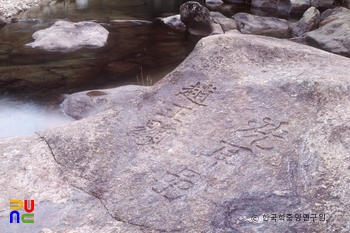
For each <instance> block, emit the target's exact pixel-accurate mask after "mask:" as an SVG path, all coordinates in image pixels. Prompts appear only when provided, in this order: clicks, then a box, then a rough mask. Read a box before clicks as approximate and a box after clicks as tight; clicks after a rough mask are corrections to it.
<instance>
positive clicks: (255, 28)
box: [233, 13, 292, 38]
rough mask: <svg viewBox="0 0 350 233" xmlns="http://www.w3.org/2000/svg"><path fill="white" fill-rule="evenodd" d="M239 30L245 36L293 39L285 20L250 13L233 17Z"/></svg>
mask: <svg viewBox="0 0 350 233" xmlns="http://www.w3.org/2000/svg"><path fill="white" fill-rule="evenodd" d="M233 18H234V19H235V21H236V23H237V28H238V30H239V31H240V32H241V33H243V34H255V35H264V36H272V37H277V38H289V37H291V35H292V34H291V28H290V26H289V23H288V21H287V20H285V19H278V18H274V17H263V16H258V15H252V14H248V13H237V14H235V15H234V16H233Z"/></svg>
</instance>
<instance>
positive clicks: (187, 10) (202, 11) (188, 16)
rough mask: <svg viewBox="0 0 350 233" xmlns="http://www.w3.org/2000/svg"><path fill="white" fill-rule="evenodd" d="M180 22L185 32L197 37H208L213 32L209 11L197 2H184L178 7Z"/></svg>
mask: <svg viewBox="0 0 350 233" xmlns="http://www.w3.org/2000/svg"><path fill="white" fill-rule="evenodd" d="M180 15H181V21H182V22H183V23H184V24H185V25H186V27H187V30H188V31H189V32H190V33H191V34H193V35H197V36H208V35H210V34H211V33H212V32H213V27H212V23H213V21H212V19H211V17H210V13H209V10H208V9H207V8H206V7H204V6H202V5H201V4H199V3H198V2H192V1H189V2H186V3H184V4H182V5H181V6H180Z"/></svg>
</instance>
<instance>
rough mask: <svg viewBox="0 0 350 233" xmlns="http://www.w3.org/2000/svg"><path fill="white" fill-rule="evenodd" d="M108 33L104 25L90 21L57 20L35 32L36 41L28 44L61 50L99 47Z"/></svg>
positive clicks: (102, 44)
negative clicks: (48, 26)
mask: <svg viewBox="0 0 350 233" xmlns="http://www.w3.org/2000/svg"><path fill="white" fill-rule="evenodd" d="M108 33H109V32H108V31H107V30H106V29H105V28H104V27H102V26H101V25H99V24H97V23H94V22H90V21H85V22H79V23H71V22H67V21H57V22H56V23H55V24H54V25H52V26H51V27H50V28H47V29H44V30H40V31H37V32H35V33H34V34H33V39H34V40H35V41H34V42H32V43H29V44H27V46H31V47H33V48H39V49H44V50H47V51H60V52H72V51H76V50H78V49H80V48H83V47H85V48H99V47H102V46H104V45H105V44H106V42H107V38H108Z"/></svg>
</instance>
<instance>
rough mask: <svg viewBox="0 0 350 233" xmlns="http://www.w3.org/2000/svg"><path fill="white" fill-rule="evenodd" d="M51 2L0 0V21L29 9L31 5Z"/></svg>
mask: <svg viewBox="0 0 350 233" xmlns="http://www.w3.org/2000/svg"><path fill="white" fill-rule="evenodd" d="M50 1H53V0H0V20H1V19H2V20H8V19H11V17H13V16H15V15H16V14H18V13H20V12H23V11H26V10H28V9H30V8H31V7H32V6H33V5H36V4H40V3H44V2H50Z"/></svg>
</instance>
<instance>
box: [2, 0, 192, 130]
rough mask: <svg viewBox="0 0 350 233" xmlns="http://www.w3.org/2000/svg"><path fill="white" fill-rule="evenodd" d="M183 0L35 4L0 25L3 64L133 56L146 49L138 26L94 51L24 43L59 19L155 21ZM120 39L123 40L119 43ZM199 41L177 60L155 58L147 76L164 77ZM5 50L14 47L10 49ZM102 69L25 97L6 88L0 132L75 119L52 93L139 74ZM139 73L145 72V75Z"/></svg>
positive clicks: (111, 83) (175, 10) (49, 63)
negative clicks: (78, 82) (79, 81)
mask: <svg viewBox="0 0 350 233" xmlns="http://www.w3.org/2000/svg"><path fill="white" fill-rule="evenodd" d="M179 4H180V2H179V1H144V0H130V1H118V0H75V1H74V0H61V1H57V2H56V3H55V4H54V3H47V4H43V5H41V6H37V7H33V8H32V9H30V10H28V11H26V12H23V13H21V14H20V15H18V16H17V17H16V19H15V20H13V22H12V23H10V24H8V25H6V26H5V27H4V28H2V29H0V43H2V47H1V46H0V47H1V48H0V67H6V68H8V67H10V68H11V67H14V71H11V72H12V73H14V72H16V69H17V67H18V66H20V67H24V68H26V69H27V68H28V67H43V66H48V67H50V66H57V67H68V66H69V65H71V64H73V63H77V64H79V63H80V62H82V63H83V62H85V61H86V59H95V60H96V61H99V60H102V59H106V57H108V59H110V60H111V61H114V60H116V61H119V60H120V59H125V58H128V56H131V55H134V54H137V53H140V52H139V50H141V51H142V49H143V48H142V46H143V45H142V43H143V41H144V38H143V37H142V36H140V35H135V36H134V34H133V33H135V32H134V31H133V30H124V31H121V32H120V31H117V32H110V37H109V41H108V43H109V47H108V49H105V50H104V49H103V48H102V49H95V50H89V49H81V50H79V51H77V52H75V53H70V54H62V53H49V52H45V51H38V50H34V49H31V48H28V47H27V46H25V45H26V44H27V43H30V42H32V41H33V39H32V38H31V37H32V34H33V33H34V32H35V31H38V30H40V29H45V28H48V27H50V26H51V25H52V24H54V23H55V22H56V21H57V20H67V21H72V22H78V21H84V20H94V21H95V22H98V23H101V24H102V25H104V26H105V27H107V28H108V27H110V25H109V20H110V19H125V20H132V19H142V20H149V21H153V20H154V19H155V18H156V17H159V16H162V15H164V14H165V15H172V14H176V13H178V11H179ZM115 41H118V43H119V44H117V42H115ZM123 43H124V44H123ZM194 43H195V42H191V45H190V46H189V48H186V51H185V53H184V54H180V56H177V57H176V56H175V57H174V59H173V60H171V59H169V62H167V63H164V64H162V63H159V62H157V61H155V62H154V64H152V65H150V66H149V67H144V70H143V72H144V74H145V76H146V75H150V76H151V78H152V82H153V83H155V82H156V81H158V80H159V79H161V78H162V77H163V76H165V74H167V73H169V72H170V71H171V70H173V69H174V68H175V67H176V66H177V65H178V64H179V63H180V62H181V61H182V60H183V59H184V58H185V56H186V55H187V54H188V53H189V52H190V51H191V50H192V47H193V46H194ZM163 44H164V43H163ZM178 44H179V46H186V44H187V41H185V40H181V41H179V42H178ZM6 50H8V51H10V52H9V53H7V52H6ZM106 50H111V51H113V50H114V51H115V52H113V53H111V54H108V52H109V51H106ZM156 52H157V51H155V53H156ZM158 53H161V51H158ZM155 56H157V55H155ZM131 58H133V57H131ZM131 58H130V59H131ZM163 60H164V59H163ZM83 64H84V63H83ZM101 70H102V71H101V72H100V73H97V74H96V78H94V80H93V81H91V82H89V81H86V82H84V83H82V84H81V85H78V86H77V87H76V88H62V89H60V90H55V88H53V89H51V90H50V89H45V90H36V91H35V92H33V93H31V94H27V95H26V96H25V97H23V95H22V94H21V91H19V92H18V91H11V90H10V92H8V91H5V93H3V94H2V96H0V137H9V136H19V135H25V134H30V133H33V132H36V131H39V130H42V129H45V128H50V127H55V126H58V125H61V124H65V123H68V122H71V121H73V119H72V118H70V117H68V116H66V115H65V114H64V113H63V112H62V110H61V109H60V106H59V102H57V101H54V103H52V102H50V100H51V99H52V98H56V96H57V95H59V94H61V93H72V92H75V91H79V90H85V89H94V88H100V87H116V86H121V85H126V84H137V79H136V76H135V75H134V74H133V75H132V76H131V78H130V76H125V77H119V78H118V79H114V78H113V74H111V75H110V74H108V73H106V72H104V68H103V67H102V68H101ZM35 71H36V70H34V71H32V69H28V71H24V75H27V74H26V73H34V72H35ZM12 73H11V75H12ZM22 73H23V71H22ZM22 73H18V75H23V74H22ZM68 75H69V73H68ZM138 76H139V77H140V74H138ZM0 87H1V84H0ZM25 91H27V90H25ZM43 92H45V94H44V98H42V99H40V97H39V98H38V94H39V95H40V96H43Z"/></svg>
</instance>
